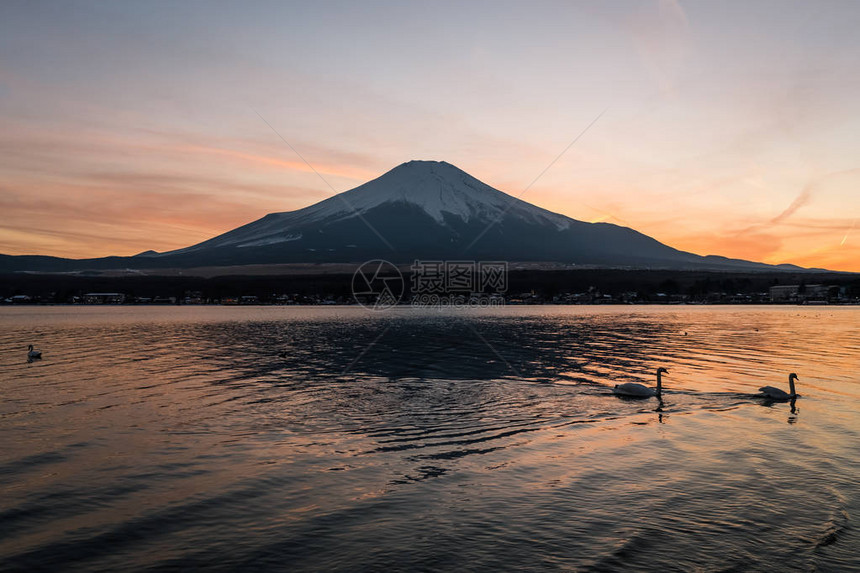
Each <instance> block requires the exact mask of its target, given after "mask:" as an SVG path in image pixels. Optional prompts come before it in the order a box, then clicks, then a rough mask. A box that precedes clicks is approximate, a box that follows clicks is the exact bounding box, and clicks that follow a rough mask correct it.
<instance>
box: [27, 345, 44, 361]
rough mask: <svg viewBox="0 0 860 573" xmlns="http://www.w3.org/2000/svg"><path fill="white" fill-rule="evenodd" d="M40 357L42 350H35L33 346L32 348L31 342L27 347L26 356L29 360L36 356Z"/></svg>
mask: <svg viewBox="0 0 860 573" xmlns="http://www.w3.org/2000/svg"><path fill="white" fill-rule="evenodd" d="M41 357H42V351H41V350H36V349H35V348H33V345H32V344H31V345H30V346H28V347H27V358H28V359H29V360H35V359H36V358H41Z"/></svg>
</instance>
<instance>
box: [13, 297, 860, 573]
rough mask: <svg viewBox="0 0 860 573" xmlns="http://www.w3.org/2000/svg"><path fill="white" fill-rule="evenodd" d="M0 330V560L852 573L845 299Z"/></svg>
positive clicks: (178, 319) (21, 324) (859, 504)
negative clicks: (767, 390) (637, 390)
mask: <svg viewBox="0 0 860 573" xmlns="http://www.w3.org/2000/svg"><path fill="white" fill-rule="evenodd" d="M0 324H2V333H0V342H2V344H0V395H2V402H0V431H2V441H0V570H36V569H48V570H50V569H54V570H57V569H63V570H77V571H105V570H124V571H133V570H168V569H173V570H177V569H191V568H195V567H206V568H209V569H213V570H235V569H246V570H260V571H262V570H290V571H304V570H325V571H330V570H337V571H370V570H376V571H379V570H386V571H388V570H416V569H417V570H427V571H443V570H444V571H447V570H464V569H466V570H475V571H478V570H480V571H494V570H499V569H509V570H582V571H621V570H643V569H652V570H659V571H690V570H698V571H771V570H785V571H813V570H814V571H849V570H855V571H856V570H860V557H858V555H860V527H858V518H860V359H858V358H860V308H857V307H853V308H852V307H793V306H792V307H789V306H780V307H729V306H723V307H707V306H689V307H688V306H662V307H657V306H651V307H648V306H623V307H622V306H605V307H600V306H597V307H587V306H574V307H563V306H545V307H513V306H509V307H503V308H494V309H474V310H462V309H460V310H458V309H448V310H445V311H438V310H433V309H424V310H416V309H410V308H396V309H389V310H388V311H384V312H372V311H368V310H365V309H362V308H358V307H191V306H178V307H148V308H147V307H127V306H121V307H15V308H13V307H3V308H0ZM31 343H32V344H35V345H36V346H37V347H38V348H41V349H42V350H43V353H44V357H43V359H42V360H37V361H34V362H32V363H28V362H27V345H28V344H31ZM659 366H664V367H666V368H668V370H669V374H668V375H666V376H665V377H664V396H663V399H662V403H661V402H660V401H658V400H656V399H654V398H651V399H646V400H630V399H622V398H619V397H616V396H614V395H613V394H612V392H611V389H612V387H613V386H614V385H615V384H617V383H621V382H628V381H640V382H643V383H646V384H648V385H654V382H655V377H654V371H655V370H656V369H657V368H658V367H659ZM789 372H796V373H797V374H798V376H799V382H798V387H797V390H798V392H799V393H800V394H801V395H802V397H801V398H799V399H798V400H797V401H796V403H795V404H790V403H786V402H775V403H774V402H767V401H764V400H763V399H761V398H758V397H756V396H755V394H756V391H757V389H758V388H759V387H760V386H763V385H773V386H779V387H781V388H785V389H787V388H788V383H787V378H788V373H789Z"/></svg>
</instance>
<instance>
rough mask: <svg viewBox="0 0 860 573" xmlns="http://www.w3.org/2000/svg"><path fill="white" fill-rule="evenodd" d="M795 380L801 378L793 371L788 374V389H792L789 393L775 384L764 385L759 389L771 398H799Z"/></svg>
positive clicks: (766, 396)
mask: <svg viewBox="0 0 860 573" xmlns="http://www.w3.org/2000/svg"><path fill="white" fill-rule="evenodd" d="M795 380H799V378H798V377H797V374H795V373H794V372H792V373H791V374H789V375H788V389H789V390H790V392H789V393H786V392H785V390H782V389H780V388H775V387H773V386H762V387H761V388H759V389H758V391H759V392H761V393H762V395H763V396H764V397H765V398H769V399H770V400H792V399H794V398H797V396H798V394H797V392H796V391H795V390H794V381H795Z"/></svg>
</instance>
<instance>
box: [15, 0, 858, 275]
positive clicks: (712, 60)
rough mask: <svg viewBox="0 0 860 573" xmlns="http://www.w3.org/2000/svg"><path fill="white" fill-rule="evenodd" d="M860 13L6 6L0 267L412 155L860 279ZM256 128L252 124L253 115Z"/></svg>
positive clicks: (166, 235) (180, 242) (705, 243)
mask: <svg viewBox="0 0 860 573" xmlns="http://www.w3.org/2000/svg"><path fill="white" fill-rule="evenodd" d="M858 23H860V2H852V1H839V2H808V1H802V2H788V1H782V0H779V1H750V0H746V1H741V2H724V1H719V2H689V3H687V2H682V1H678V2H676V1H671V0H664V1H645V0H642V1H629V2H626V1H611V2H597V1H595V2H537V3H536V2H496V1H486V2H479V1H466V2H400V1H391V2H383V1H369V2H311V1H308V2H295V3H287V2H253V3H250V4H246V3H240V2H215V1H205V2H193V1H182V2H98V3H89V2H39V1H15V0H11V1H10V0H7V1H4V2H2V3H0V213H2V215H0V253H5V254H46V255H56V256H67V257H94V256H104V255H111V254H115V255H131V254H135V253H137V252H140V251H143V250H146V249H155V250H158V251H164V250H170V249H175V248H180V247H184V246H188V245H190V244H193V243H196V242H199V241H201V240H204V239H207V238H210V237H212V236H214V235H217V234H219V233H222V232H224V231H228V230H230V229H232V228H234V227H236V226H239V225H241V224H244V223H247V222H250V221H252V220H254V219H257V218H259V217H261V216H263V215H265V214H266V213H270V212H275V211H290V210H294V209H298V208H301V207H305V206H307V205H310V204H312V203H315V202H317V201H320V200H322V199H325V198H326V197H329V196H331V195H332V191H331V189H330V188H329V187H328V186H326V184H325V183H323V182H322V181H321V180H320V179H319V178H318V177H317V176H316V175H315V174H314V173H313V172H312V171H311V170H310V169H308V167H307V166H306V165H305V164H304V163H303V162H302V161H301V159H300V158H299V157H298V156H297V155H296V154H295V153H294V152H293V151H292V150H291V149H290V148H289V147H288V146H287V145H285V144H284V142H283V141H281V140H280V139H279V138H278V136H277V135H276V134H275V133H273V131H272V130H271V129H270V128H269V127H268V126H267V125H266V123H265V122H264V121H263V120H261V118H260V116H262V117H263V118H265V120H266V121H268V122H269V123H271V124H272V126H274V127H275V128H276V129H277V130H278V132H279V133H280V134H281V135H282V136H283V137H284V138H285V139H286V140H287V141H288V142H290V144H291V145H292V146H293V147H295V149H296V150H298V151H299V152H300V153H301V154H302V155H303V156H304V158H305V159H307V160H308V161H309V162H310V163H311V164H312V165H313V166H314V167H315V168H316V169H317V170H319V172H320V173H321V174H322V175H323V176H324V177H325V178H326V179H327V180H328V182H329V183H330V184H331V185H332V186H333V187H334V188H335V189H336V190H338V191H345V190H347V189H350V188H352V187H355V186H357V185H359V184H361V183H363V182H365V181H367V180H369V179H371V178H374V177H377V176H379V175H381V174H382V173H384V172H385V171H387V170H389V169H391V168H392V167H395V166H396V165H398V164H400V163H402V162H404V161H408V160H411V159H434V160H444V161H448V162H449V163H453V164H454V165H456V166H458V167H460V168H461V169H464V170H465V171H467V172H469V173H471V174H472V175H474V176H475V177H477V178H479V179H481V180H482V181H484V182H486V183H488V184H489V185H492V186H493V187H496V188H498V189H501V190H503V191H505V192H508V193H510V194H512V195H519V194H520V193H522V191H523V189H524V188H525V187H526V186H527V185H528V184H529V183H530V182H531V181H532V180H533V179H534V178H535V177H536V176H537V175H538V174H539V173H540V172H541V171H543V170H544V168H546V167H547V165H549V163H550V162H551V161H552V160H553V159H554V158H555V157H556V156H557V155H558V154H559V153H561V152H562V150H563V149H565V147H566V146H567V145H568V144H569V143H570V142H571V140H573V138H574V137H575V136H576V135H577V134H578V133H579V132H580V131H582V129H583V128H584V127H585V126H587V125H588V124H589V123H590V122H592V121H593V120H594V119H595V117H597V116H598V115H599V114H600V113H601V112H603V111H604V110H605V113H604V114H603V116H601V117H600V119H599V120H598V121H597V122H596V123H595V124H594V126H593V127H592V128H591V129H590V130H589V131H588V132H587V133H586V134H585V135H584V136H583V137H582V138H581V139H580V140H579V141H578V142H577V143H576V144H575V145H573V146H572V147H571V148H570V150H569V151H567V153H565V154H564V155H563V156H562V157H561V158H560V159H559V160H558V161H557V162H556V163H555V164H554V165H553V166H552V167H551V168H550V169H549V170H548V171H547V172H546V174H545V175H543V176H542V177H541V178H540V179H539V180H538V181H537V183H535V185H534V186H533V187H532V188H531V189H529V190H528V192H527V193H525V194H524V195H523V196H522V199H524V200H526V201H529V202H531V203H534V204H536V205H539V206H541V207H544V208H547V209H550V210H552V211H556V212H559V213H563V214H565V215H568V216H570V217H573V218H575V219H580V220H584V221H608V222H612V223H617V224H621V225H625V226H629V227H632V228H634V229H636V230H638V231H641V232H643V233H646V234H648V235H650V236H653V237H655V238H656V239H658V240H660V241H662V242H664V243H667V244H669V245H671V246H673V247H676V248H680V249H684V250H689V251H692V252H695V253H699V254H719V255H725V256H730V257H739V258H745V259H751V260H757V261H764V262H768V263H785V262H788V263H795V264H799V265H803V266H816V267H826V268H831V269H839V270H853V271H860V227H858V226H857V220H858V219H860V34H858V32H857V27H858ZM258 114H259V115H258Z"/></svg>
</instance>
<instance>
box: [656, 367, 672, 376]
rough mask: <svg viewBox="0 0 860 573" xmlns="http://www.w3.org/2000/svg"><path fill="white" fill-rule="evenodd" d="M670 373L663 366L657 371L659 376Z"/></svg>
mask: <svg viewBox="0 0 860 573" xmlns="http://www.w3.org/2000/svg"><path fill="white" fill-rule="evenodd" d="M668 373H669V371H668V370H666V369H665V368H663V367H662V366H661V367H660V368H658V369H657V374H668Z"/></svg>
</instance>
